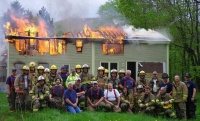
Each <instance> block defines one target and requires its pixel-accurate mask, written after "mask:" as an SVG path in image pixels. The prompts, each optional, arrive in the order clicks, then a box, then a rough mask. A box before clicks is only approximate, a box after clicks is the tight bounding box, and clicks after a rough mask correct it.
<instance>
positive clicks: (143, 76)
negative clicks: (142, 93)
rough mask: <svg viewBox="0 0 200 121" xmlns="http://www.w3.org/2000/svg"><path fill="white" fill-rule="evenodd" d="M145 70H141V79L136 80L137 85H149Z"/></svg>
mask: <svg viewBox="0 0 200 121" xmlns="http://www.w3.org/2000/svg"><path fill="white" fill-rule="evenodd" d="M145 75H146V73H145V71H140V73H139V76H140V79H139V80H137V81H136V86H138V85H142V86H143V87H144V88H145V87H146V86H149V80H147V79H145Z"/></svg>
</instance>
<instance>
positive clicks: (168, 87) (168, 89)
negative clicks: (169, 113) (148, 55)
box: [161, 73, 172, 95]
mask: <svg viewBox="0 0 200 121" xmlns="http://www.w3.org/2000/svg"><path fill="white" fill-rule="evenodd" d="M168 78H169V76H168V74H167V73H163V74H162V79H163V83H162V84H161V87H165V88H166V93H168V94H170V95H171V94H172V83H170V82H169V80H168Z"/></svg>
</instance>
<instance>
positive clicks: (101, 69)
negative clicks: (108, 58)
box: [97, 66, 105, 71]
mask: <svg viewBox="0 0 200 121" xmlns="http://www.w3.org/2000/svg"><path fill="white" fill-rule="evenodd" d="M97 70H98V71H104V70H105V68H104V67H103V66H99V68H98V69H97Z"/></svg>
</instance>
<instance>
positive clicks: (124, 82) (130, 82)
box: [119, 77, 135, 89]
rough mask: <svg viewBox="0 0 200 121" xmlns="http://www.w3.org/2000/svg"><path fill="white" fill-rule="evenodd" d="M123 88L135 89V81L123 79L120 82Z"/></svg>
mask: <svg viewBox="0 0 200 121" xmlns="http://www.w3.org/2000/svg"><path fill="white" fill-rule="evenodd" d="M119 83H120V84H121V85H122V86H123V87H127V88H129V89H130V88H133V87H135V81H134V79H133V78H131V77H129V78H128V77H123V78H122V79H121V80H120V82H119ZM125 84H126V85H125Z"/></svg>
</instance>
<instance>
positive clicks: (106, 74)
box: [104, 69, 109, 77]
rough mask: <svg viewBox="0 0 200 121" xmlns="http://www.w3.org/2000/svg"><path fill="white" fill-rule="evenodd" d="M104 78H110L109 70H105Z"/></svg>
mask: <svg viewBox="0 0 200 121" xmlns="http://www.w3.org/2000/svg"><path fill="white" fill-rule="evenodd" d="M104 76H106V77H108V76H109V72H108V69H105V70H104Z"/></svg>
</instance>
